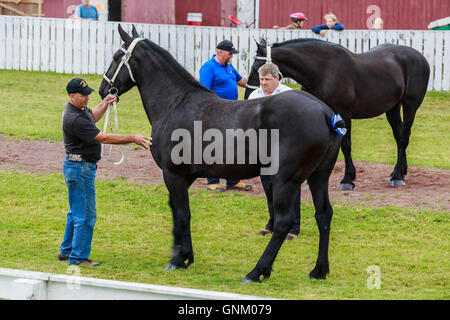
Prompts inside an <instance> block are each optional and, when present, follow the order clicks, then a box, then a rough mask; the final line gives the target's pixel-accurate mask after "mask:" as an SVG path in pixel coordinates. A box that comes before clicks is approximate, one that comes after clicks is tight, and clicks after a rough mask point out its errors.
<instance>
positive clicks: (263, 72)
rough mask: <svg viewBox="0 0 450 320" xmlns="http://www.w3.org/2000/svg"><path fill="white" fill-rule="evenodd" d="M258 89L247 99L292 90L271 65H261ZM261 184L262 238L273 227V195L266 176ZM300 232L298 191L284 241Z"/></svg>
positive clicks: (274, 65)
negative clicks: (264, 197)
mask: <svg viewBox="0 0 450 320" xmlns="http://www.w3.org/2000/svg"><path fill="white" fill-rule="evenodd" d="M258 74H259V83H260V87H259V88H258V89H256V90H255V91H253V92H252V93H251V94H250V96H249V97H248V98H249V99H257V98H263V97H269V96H273V95H276V94H279V93H281V92H285V91H288V90H292V89H291V88H289V87H288V86H285V85H283V84H281V83H280V70H279V69H278V66H277V65H276V64H273V63H266V64H263V65H262V66H261V67H260V68H259V69H258ZM261 183H262V185H263V188H264V192H265V193H266V195H267V206H268V208H269V221H268V222H267V225H266V227H265V228H264V229H262V230H259V231H258V234H259V235H261V236H264V235H266V234H269V233H272V231H273V226H274V218H273V217H274V215H273V195H272V182H271V181H270V178H268V177H267V176H261ZM299 232H300V190H299V192H298V194H297V195H296V200H295V221H294V224H293V225H292V226H291V229H290V230H289V233H288V234H287V236H286V240H292V239H295V238H297V237H298V234H299Z"/></svg>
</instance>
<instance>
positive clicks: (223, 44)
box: [217, 40, 239, 54]
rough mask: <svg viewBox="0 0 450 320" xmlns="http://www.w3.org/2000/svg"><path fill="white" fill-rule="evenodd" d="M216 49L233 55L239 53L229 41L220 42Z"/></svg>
mask: <svg viewBox="0 0 450 320" xmlns="http://www.w3.org/2000/svg"><path fill="white" fill-rule="evenodd" d="M217 49H220V50H225V51H229V52H231V53H233V54H235V53H239V51H238V50H236V48H235V47H234V45H233V42H231V41H230V40H223V41H220V42H219V44H218V45H217Z"/></svg>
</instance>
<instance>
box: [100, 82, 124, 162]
mask: <svg viewBox="0 0 450 320" xmlns="http://www.w3.org/2000/svg"><path fill="white" fill-rule="evenodd" d="M113 88H114V87H113ZM113 88H111V89H110V93H111V94H114V93H112V92H113V91H112V89H113ZM114 89H115V90H117V89H116V88H114ZM116 94H117V92H116ZM112 106H113V112H114V124H115V130H114V131H115V133H119V118H118V117H117V102H116V101H114V102H113V104H112ZM110 113H111V104H108V108H107V109H106V116H105V124H104V125H103V133H107V130H108V126H109V128H110V130H111V132H114V131H113V127H112V123H109V114H110ZM104 147H105V145H104V144H102V151H101V156H102V157H103V153H104ZM112 148H113V145H112V144H110V145H109V157H108V161H109V162H111V163H112V164H115V165H119V164H121V163H122V162H123V160H125V153H124V152H123V146H122V145H121V146H120V153H121V154H122V156H121V158H120V160H119V161H117V162H114V161H113V160H112Z"/></svg>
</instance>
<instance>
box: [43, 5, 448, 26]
mask: <svg viewBox="0 0 450 320" xmlns="http://www.w3.org/2000/svg"><path fill="white" fill-rule="evenodd" d="M80 3H81V1H79V0H44V6H43V11H44V16H45V17H56V18H68V17H69V16H70V15H72V14H73V11H74V8H75V7H76V5H79V4H80ZM91 3H93V4H97V5H99V6H100V7H102V8H103V9H105V10H106V11H107V12H108V14H106V13H105V15H104V20H106V19H108V20H114V21H125V22H142V23H155V24H188V23H187V15H188V13H190V12H191V13H202V25H204V26H231V23H230V21H229V20H228V16H229V15H233V16H237V15H238V11H239V8H238V6H239V5H241V6H242V5H245V7H246V9H249V8H250V9H249V10H250V11H253V12H254V15H255V16H256V17H258V18H257V21H256V25H258V26H259V28H272V26H274V25H287V24H289V23H290V20H289V15H290V14H291V13H293V12H296V11H300V12H303V13H304V14H305V15H306V16H307V17H308V19H309V20H308V21H306V22H305V24H304V28H307V29H309V28H311V27H312V26H314V25H317V24H323V23H324V19H323V16H324V15H325V14H326V13H329V12H332V13H334V14H335V15H336V16H337V18H338V20H339V21H340V22H342V23H343V24H344V25H345V28H346V29H368V27H369V26H370V25H371V23H372V22H373V20H374V19H375V17H377V16H380V17H381V18H382V19H383V21H384V29H415V30H420V29H421V30H425V29H427V26H428V24H429V23H430V22H431V21H434V20H437V19H440V18H445V17H448V16H450V0H91ZM108 7H109V9H110V10H109V11H108V10H107V8H108ZM247 11H248V10H247ZM106 15H108V17H106ZM248 22H249V24H250V22H251V21H248ZM233 26H234V25H233Z"/></svg>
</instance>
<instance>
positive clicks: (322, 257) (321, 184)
mask: <svg viewBox="0 0 450 320" xmlns="http://www.w3.org/2000/svg"><path fill="white" fill-rule="evenodd" d="M333 152H334V154H333ZM338 152H339V149H338V148H337V150H334V151H333V150H330V151H329V153H328V154H329V157H328V158H327V159H325V161H324V162H323V163H321V165H320V166H319V167H318V168H317V169H316V170H315V171H314V172H313V173H312V174H311V175H310V176H309V177H308V184H309V188H310V190H311V195H312V198H313V202H314V208H315V210H316V212H315V215H314V216H315V218H316V222H317V227H318V228H319V233H320V238H319V255H318V257H317V261H316V266H315V267H314V269H313V270H312V271H311V272H310V274H309V276H308V278H315V279H326V275H327V274H328V272H329V262H328V246H329V241H330V226H331V219H332V217H333V208H332V207H331V203H330V198H329V194H328V182H329V179H330V174H331V172H332V170H333V168H334V165H335V163H336V158H337V154H338Z"/></svg>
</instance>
